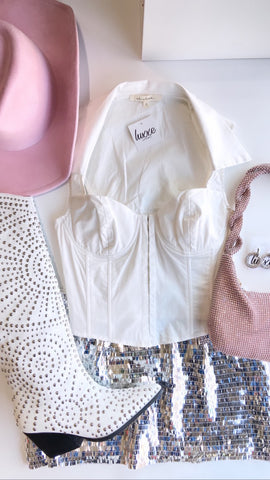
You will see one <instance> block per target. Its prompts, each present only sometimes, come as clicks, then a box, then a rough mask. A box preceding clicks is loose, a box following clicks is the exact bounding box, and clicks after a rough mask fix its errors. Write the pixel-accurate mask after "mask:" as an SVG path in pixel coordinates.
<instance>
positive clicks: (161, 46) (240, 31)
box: [142, 0, 270, 60]
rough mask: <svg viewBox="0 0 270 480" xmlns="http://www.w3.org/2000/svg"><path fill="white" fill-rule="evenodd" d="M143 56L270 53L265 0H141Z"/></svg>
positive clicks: (179, 57)
mask: <svg viewBox="0 0 270 480" xmlns="http://www.w3.org/2000/svg"><path fill="white" fill-rule="evenodd" d="M142 51H143V55H142V58H143V59H144V60H187V59H217V58H262V57H269V56H270V2H269V0H188V1H187V0H168V1H164V0H145V14H144V31H143V50H142Z"/></svg>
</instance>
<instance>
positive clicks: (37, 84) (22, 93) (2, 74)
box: [0, 21, 52, 151]
mask: <svg viewBox="0 0 270 480" xmlns="http://www.w3.org/2000/svg"><path fill="white" fill-rule="evenodd" d="M51 107H52V78H51V74H50V70H49V66H48V63H47V61H46V58H45V57H44V55H43V54H42V52H41V51H40V50H39V48H38V47H37V46H36V45H35V44H34V42H32V41H31V39H30V38H29V37H27V36H26V35H25V34H24V33H23V32H22V31H21V30H19V29H18V28H16V27H15V26H14V25H11V24H10V23H8V22H6V21H0V149H1V150H7V151H18V150H23V149H25V148H28V147H30V146H32V145H34V144H35V143H37V142H38V141H39V140H40V139H41V138H42V136H43V135H44V132H45V131H46V129H47V127H48V125H49V122H50V118H51V113H52V112H51Z"/></svg>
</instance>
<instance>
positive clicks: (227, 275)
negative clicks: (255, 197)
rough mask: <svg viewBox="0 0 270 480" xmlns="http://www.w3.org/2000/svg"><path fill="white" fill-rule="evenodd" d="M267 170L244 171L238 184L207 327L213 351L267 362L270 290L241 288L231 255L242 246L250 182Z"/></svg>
mask: <svg viewBox="0 0 270 480" xmlns="http://www.w3.org/2000/svg"><path fill="white" fill-rule="evenodd" d="M266 173H270V164H261V165H257V166H255V167H253V168H251V169H250V170H248V171H247V172H246V174H245V176H244V178H243V179H242V181H241V182H240V184H239V185H238V187H237V190H236V194H235V210H234V212H233V214H232V215H231V217H230V219H229V229H230V231H229V234H228V236H227V239H226V243H225V247H224V251H223V254H222V257H221V260H220V264H219V268H218V271H217V275H216V278H215V281H214V287H213V294H212V302H211V307H210V313H209V321H208V328H209V336H210V338H211V341H212V342H213V346H214V348H215V349H216V350H219V351H221V352H223V353H225V354H227V355H233V356H236V357H242V358H250V359H257V360H264V361H270V293H265V292H253V291H246V290H244V289H243V288H242V287H241V284H240V282H239V280H238V278H237V275H236V270H235V266H234V262H233V258H232V257H233V255H234V254H235V253H236V252H237V251H238V250H239V249H240V247H241V246H242V240H241V238H240V232H241V228H242V222H243V212H244V210H245V209H246V207H247V205H248V202H249V199H250V184H251V182H252V180H254V179H255V178H256V177H258V176H259V175H261V174H266Z"/></svg>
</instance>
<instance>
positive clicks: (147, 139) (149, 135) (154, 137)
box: [128, 115, 161, 150]
mask: <svg viewBox="0 0 270 480" xmlns="http://www.w3.org/2000/svg"><path fill="white" fill-rule="evenodd" d="M128 129H129V131H130V134H131V137H132V139H133V141H134V143H135V145H136V147H137V149H138V150H144V149H145V148H148V147H150V146H151V145H155V144H156V143H158V142H160V141H161V131H160V128H159V124H158V123H157V119H156V118H154V119H153V118H152V116H151V115H149V116H148V117H145V118H143V119H141V120H139V121H138V122H134V123H131V124H130V125H128Z"/></svg>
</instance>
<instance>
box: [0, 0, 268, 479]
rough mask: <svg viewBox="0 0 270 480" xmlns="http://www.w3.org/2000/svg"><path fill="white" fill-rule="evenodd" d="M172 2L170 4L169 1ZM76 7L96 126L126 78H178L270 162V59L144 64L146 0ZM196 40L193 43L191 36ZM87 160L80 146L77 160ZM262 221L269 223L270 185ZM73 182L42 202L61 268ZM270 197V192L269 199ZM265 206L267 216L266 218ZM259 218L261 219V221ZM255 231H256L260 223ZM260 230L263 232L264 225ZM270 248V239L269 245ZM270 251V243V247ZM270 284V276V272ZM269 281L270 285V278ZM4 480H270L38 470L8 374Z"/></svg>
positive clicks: (262, 466)
mask: <svg viewBox="0 0 270 480" xmlns="http://www.w3.org/2000/svg"><path fill="white" fill-rule="evenodd" d="M165 1H166V2H167V0H164V2H165ZM63 3H66V4H68V5H70V6H72V7H73V10H74V13H75V15H76V18H77V22H78V26H79V30H80V56H81V67H80V74H81V99H80V102H81V105H86V104H87V103H88V102H89V95H90V96H91V102H90V104H89V107H88V115H89V117H88V118H89V120H88V121H89V128H90V124H91V118H92V116H93V114H94V111H95V109H96V106H97V105H98V104H99V103H100V96H102V95H105V94H107V93H108V92H109V90H111V88H113V87H114V86H115V85H116V84H118V83H120V82H122V81H132V80H141V79H152V80H172V81H175V82H178V83H181V84H182V85H183V86H184V87H186V88H187V89H189V90H190V91H191V92H193V93H194V94H195V95H197V96H198V97H199V98H200V99H201V100H203V101H205V102H207V103H209V104H210V105H211V106H212V107H214V108H215V109H216V110H218V111H219V112H220V113H222V114H224V115H225V116H227V117H229V118H231V119H232V120H233V121H234V122H235V123H236V125H237V130H236V131H237V133H238V136H239V137H240V139H241V140H242V142H243V144H244V145H245V147H246V148H247V150H248V151H249V153H250V154H251V155H252V157H253V162H254V163H262V162H269V161H270V134H269V125H270V60H267V59H265V60H226V61H224V60H223V61H167V62H166V61H161V62H143V61H142V60H141V15H142V8H141V4H142V2H141V0H66V1H64V2H63ZM191 41H192V39H191ZM79 157H80V145H79V144H78V146H77V150H76V161H78V160H79ZM247 168H248V167H247V166H245V167H239V169H238V172H237V174H236V175H234V177H233V178H230V179H229V180H230V181H229V183H228V185H229V189H230V191H231V193H232V194H233V190H234V187H235V185H236V184H237V183H238V182H239V180H240V178H241V177H242V174H243V172H244V171H245V170H246V169H247ZM267 181H269V179H265V180H264V186H263V188H264V190H263V192H264V194H263V196H262V200H263V201H262V202H261V205H260V207H258V208H257V207H256V208H255V216H256V217H258V218H260V219H261V220H263V221H262V222H261V224H262V225H263V226H266V227H267V226H268V223H269V220H268V213H269V204H270V202H269V200H268V196H267V195H268V191H269V192H270V190H269V186H270V181H269V183H268V185H267ZM67 192H68V188H67V185H64V186H62V187H60V188H59V189H57V190H55V191H53V192H51V193H48V194H45V195H42V196H40V197H37V204H38V208H39V212H40V215H41V217H42V220H43V222H44V225H45V226H46V230H47V234H48V239H49V241H50V245H51V248H52V250H53V253H54V256H55V260H56V264H57V266H58V268H59V262H58V249H57V245H56V241H55V236H54V227H53V225H54V219H55V218H56V217H57V216H59V215H61V214H62V213H63V211H64V208H65V203H66V199H67ZM269 199H270V194H269ZM262 208H265V215H263V216H262V215H258V212H259V213H261V210H262ZM258 218H257V220H258ZM250 225H251V227H249V231H251V232H252V225H253V223H252V221H251V222H250ZM256 229H257V227H256ZM253 231H254V230H253ZM269 243H270V242H269ZM269 247H270V245H269ZM269 279H270V273H269ZM268 283H270V282H269V281H268ZM0 405H1V408H0V426H1V436H0V442H1V443H0V478H2V479H7V478H8V479H26V478H27V479H31V478H36V479H58V478H59V479H60V478H69V479H84V478H88V479H114V478H115V479H137V478H138V479H187V478H188V479H229V478H230V479H269V478H270V473H269V472H270V465H269V463H268V462H264V461H230V460H227V461H220V462H205V463H202V464H188V463H168V464H157V465H150V466H148V467H146V468H144V469H142V470H137V471H133V470H129V469H128V468H127V467H126V466H116V465H111V466H108V465H91V464H88V465H77V466H69V467H56V468H53V469H50V468H48V467H41V468H39V469H37V470H30V469H29V468H28V464H27V463H26V460H25V451H24V442H23V435H22V434H21V433H20V432H19V430H18V429H17V427H16V425H15V421H14V418H13V414H12V404H11V398H10V392H9V389H8V388H7V386H6V383H5V379H4V378H3V377H2V376H1V377H0Z"/></svg>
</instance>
